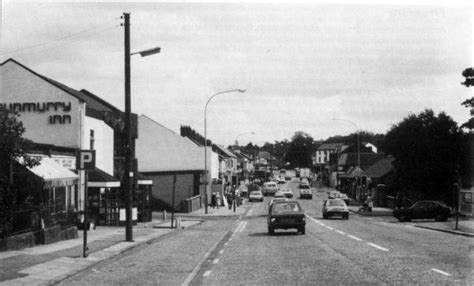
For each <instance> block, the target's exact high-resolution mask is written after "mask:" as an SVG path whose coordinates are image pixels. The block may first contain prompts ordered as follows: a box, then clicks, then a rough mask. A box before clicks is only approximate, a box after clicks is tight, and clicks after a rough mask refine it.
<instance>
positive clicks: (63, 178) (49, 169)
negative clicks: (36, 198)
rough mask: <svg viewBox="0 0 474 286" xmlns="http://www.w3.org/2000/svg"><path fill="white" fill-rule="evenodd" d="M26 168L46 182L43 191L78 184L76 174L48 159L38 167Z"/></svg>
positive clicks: (45, 158)
mask: <svg viewBox="0 0 474 286" xmlns="http://www.w3.org/2000/svg"><path fill="white" fill-rule="evenodd" d="M26 168H27V169H28V170H30V171H31V172H32V173H33V174H34V175H36V176H37V177H39V178H40V179H41V180H43V181H44V184H43V189H48V188H51V187H64V186H72V185H75V184H76V183H77V180H78V178H79V177H78V176H77V175H76V174H75V173H74V172H72V171H70V170H69V169H66V168H64V167H63V166H61V165H59V164H58V163H56V162H55V161H54V160H53V159H51V158H47V157H43V158H42V159H41V161H40V164H39V165H38V166H35V167H32V168H30V167H26Z"/></svg>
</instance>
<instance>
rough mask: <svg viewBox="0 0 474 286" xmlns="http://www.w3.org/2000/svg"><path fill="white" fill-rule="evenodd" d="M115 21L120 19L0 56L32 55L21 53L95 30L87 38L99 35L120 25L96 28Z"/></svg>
mask: <svg viewBox="0 0 474 286" xmlns="http://www.w3.org/2000/svg"><path fill="white" fill-rule="evenodd" d="M117 19H120V17H119V18H114V19H113V20H110V21H107V22H104V23H103V24H101V25H98V26H94V27H91V28H88V29H85V30H82V31H79V32H76V33H72V34H68V35H66V36H63V37H60V38H57V39H55V40H52V41H48V42H44V43H40V44H35V45H32V46H28V47H24V48H20V49H16V50H12V51H7V52H3V53H0V56H5V55H10V54H28V53H33V52H36V51H32V52H24V53H22V52H23V51H26V50H31V49H36V48H38V47H43V46H47V45H53V44H55V43H58V42H63V41H64V40H67V39H70V38H74V37H79V36H81V35H83V34H87V33H89V32H90V31H94V30H95V32H94V33H90V34H89V35H88V36H90V35H94V34H99V33H102V32H104V31H107V30H110V29H113V28H115V27H119V26H120V24H117V25H114V26H112V27H107V28H104V29H100V30H97V29H98V28H100V27H103V26H105V25H108V24H110V23H111V22H115V21H116V20H117ZM78 40H79V39H76V40H73V41H67V42H63V43H62V44H59V45H56V46H55V47H60V46H64V45H66V44H68V43H73V42H76V41H78Z"/></svg>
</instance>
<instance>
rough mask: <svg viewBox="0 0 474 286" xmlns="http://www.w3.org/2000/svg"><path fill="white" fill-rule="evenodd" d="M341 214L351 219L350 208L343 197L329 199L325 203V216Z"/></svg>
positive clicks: (325, 217)
mask: <svg viewBox="0 0 474 286" xmlns="http://www.w3.org/2000/svg"><path fill="white" fill-rule="evenodd" d="M332 216H340V217H342V218H343V219H349V208H348V207H347V205H346V203H345V202H344V201H343V200H341V199H328V200H326V201H324V203H323V218H324V219H327V218H329V217H332Z"/></svg>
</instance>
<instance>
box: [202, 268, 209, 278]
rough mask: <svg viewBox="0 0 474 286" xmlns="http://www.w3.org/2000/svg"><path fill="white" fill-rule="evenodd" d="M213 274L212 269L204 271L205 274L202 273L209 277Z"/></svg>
mask: <svg viewBox="0 0 474 286" xmlns="http://www.w3.org/2000/svg"><path fill="white" fill-rule="evenodd" d="M209 275H211V270H207V271H206V272H204V274H203V275H202V277H207V276H209Z"/></svg>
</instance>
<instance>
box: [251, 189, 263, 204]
mask: <svg viewBox="0 0 474 286" xmlns="http://www.w3.org/2000/svg"><path fill="white" fill-rule="evenodd" d="M249 202H263V194H262V191H260V190H257V191H251V192H250V195H249Z"/></svg>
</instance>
